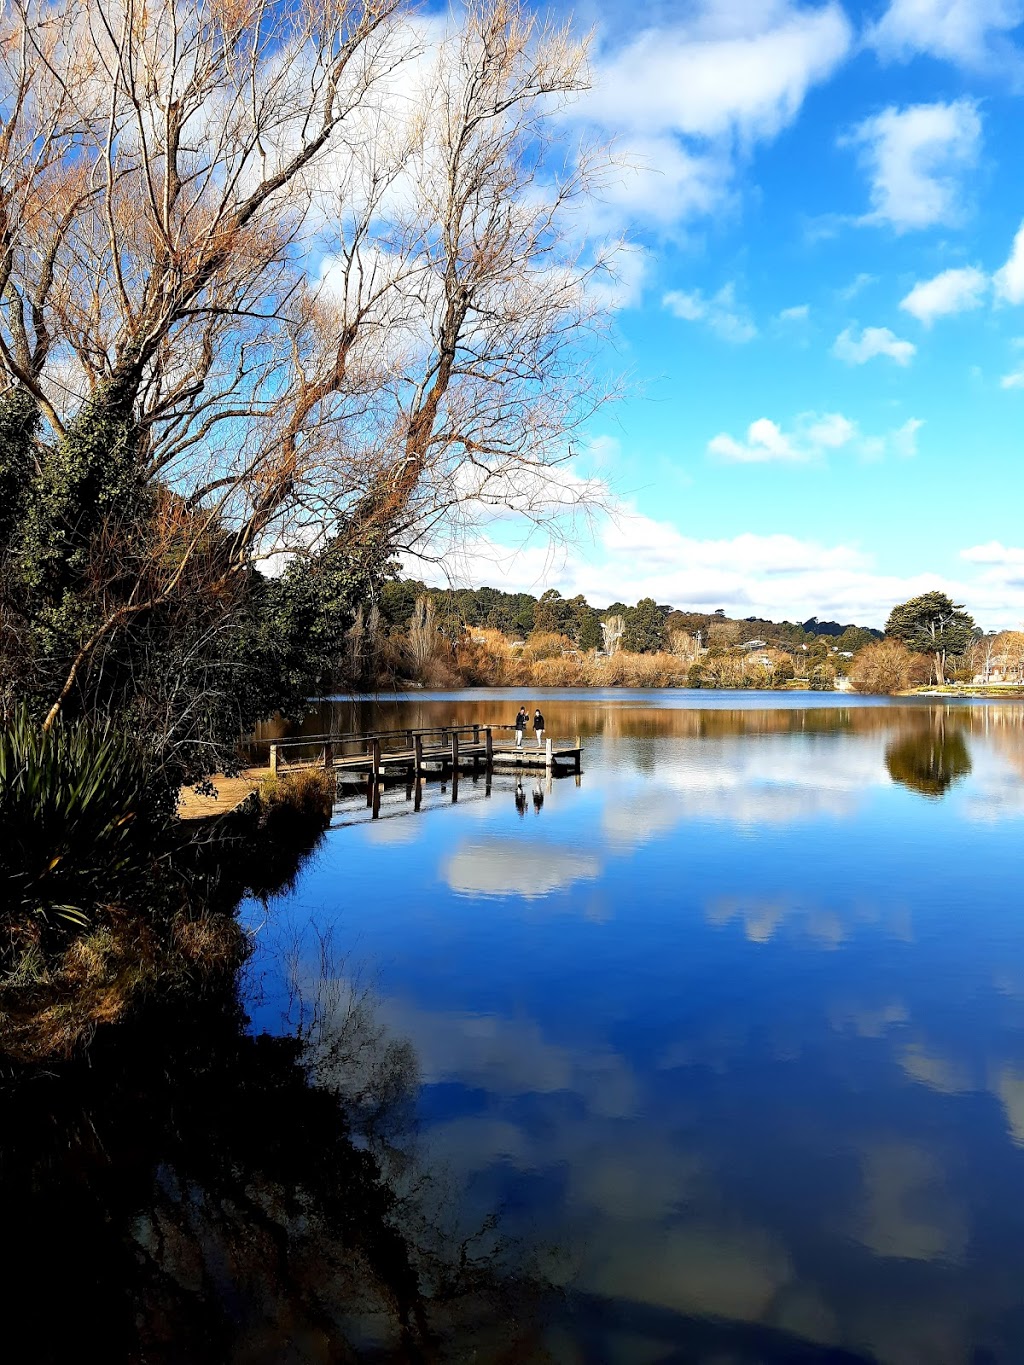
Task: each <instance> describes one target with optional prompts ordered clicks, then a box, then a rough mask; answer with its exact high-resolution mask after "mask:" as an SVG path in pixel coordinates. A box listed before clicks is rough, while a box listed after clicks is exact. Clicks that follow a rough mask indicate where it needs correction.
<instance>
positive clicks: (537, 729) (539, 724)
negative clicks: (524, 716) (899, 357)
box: [533, 711, 544, 749]
mask: <svg viewBox="0 0 1024 1365" xmlns="http://www.w3.org/2000/svg"><path fill="white" fill-rule="evenodd" d="M533 733H534V734H535V735H536V736H537V748H538V749H539V748H540V747H541V745H542V744H543V743H544V717H543V716H542V715H541V713H540V711H534V713H533Z"/></svg>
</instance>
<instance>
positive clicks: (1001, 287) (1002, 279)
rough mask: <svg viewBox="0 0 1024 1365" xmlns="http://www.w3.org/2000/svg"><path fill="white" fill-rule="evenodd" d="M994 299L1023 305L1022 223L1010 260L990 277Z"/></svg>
mask: <svg viewBox="0 0 1024 1365" xmlns="http://www.w3.org/2000/svg"><path fill="white" fill-rule="evenodd" d="M992 283H993V285H994V286H995V291H996V298H998V299H1001V300H1002V301H1003V302H1004V303H1024V223H1021V225H1020V227H1019V228H1018V229H1017V235H1016V236H1015V237H1014V239H1013V247H1012V249H1011V251H1010V259H1009V260H1008V261H1007V262H1006V264H1005V265H1004V266H1003V267H1002V269H1001V270H997V271H996V273H995V274H994V275H993V276H992Z"/></svg>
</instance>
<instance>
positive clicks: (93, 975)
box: [0, 907, 248, 1063]
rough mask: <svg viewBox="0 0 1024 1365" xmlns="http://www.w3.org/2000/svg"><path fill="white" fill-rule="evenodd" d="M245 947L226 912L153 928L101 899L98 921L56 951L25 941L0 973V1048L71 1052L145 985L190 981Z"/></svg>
mask: <svg viewBox="0 0 1024 1365" xmlns="http://www.w3.org/2000/svg"><path fill="white" fill-rule="evenodd" d="M247 952H248V942H247V940H246V937H245V934H244V933H243V931H242V929H241V927H240V926H239V924H238V922H237V921H236V920H235V919H234V917H233V916H231V915H226V914H211V915H207V916H202V917H200V918H198V919H189V918H187V917H186V916H185V915H179V916H177V917H176V918H175V920H174V921H173V923H172V925H171V929H170V933H169V934H168V935H160V934H158V933H157V932H156V931H155V930H154V929H153V928H152V927H151V926H150V925H147V924H146V923H145V922H144V921H142V920H141V919H140V918H139V916H138V915H136V914H127V913H125V912H124V911H122V910H120V909H119V908H118V907H107V908H106V910H105V922H104V923H102V924H98V925H97V926H96V927H95V928H93V929H91V930H90V931H89V932H87V933H83V934H81V935H80V936H79V937H78V938H76V939H74V940H73V941H72V942H71V943H70V944H68V946H67V948H66V949H65V950H64V952H63V953H62V954H61V955H60V956H59V957H57V958H54V957H53V956H52V955H51V956H50V957H49V958H47V957H45V956H44V955H43V954H42V953H41V952H39V951H38V949H37V948H36V946H35V945H32V944H28V945H27V946H26V947H25V949H24V951H23V952H22V954H21V957H20V958H19V960H18V961H17V962H16V963H15V965H14V966H13V968H12V969H11V970H10V971H8V972H7V973H6V975H5V976H4V977H3V978H2V979H0V1035H2V1038H3V1053H4V1055H5V1056H6V1057H7V1058H9V1059H10V1060H11V1061H14V1062H21V1063H32V1062H39V1061H44V1060H48V1059H63V1058H67V1057H70V1056H71V1055H72V1054H73V1053H75V1052H77V1051H79V1050H80V1049H81V1048H82V1047H84V1046H86V1045H87V1044H88V1042H89V1041H90V1039H91V1038H92V1037H93V1035H94V1034H95V1032H96V1030H97V1029H98V1028H100V1027H102V1026H103V1025H105V1024H112V1023H116V1022H117V1021H118V1020H120V1019H123V1018H124V1017H125V1016H126V1015H127V1014H128V1013H129V1012H130V1011H131V1010H133V1009H135V1008H137V1007H138V1005H139V1004H140V1003H141V1001H142V999H143V998H144V997H145V996H146V995H147V994H149V993H150V992H153V991H156V990H158V989H159V990H160V991H161V992H165V993H166V992H168V991H174V990H180V989H183V988H187V989H189V990H194V989H195V987H196V983H197V981H200V982H201V981H202V980H204V979H210V978H213V977H215V976H218V975H219V974H221V973H223V972H231V971H233V970H235V968H237V967H238V966H239V965H240V964H241V962H242V961H244V958H245V955H246V953H247Z"/></svg>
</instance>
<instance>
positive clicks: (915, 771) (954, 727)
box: [885, 710, 971, 798]
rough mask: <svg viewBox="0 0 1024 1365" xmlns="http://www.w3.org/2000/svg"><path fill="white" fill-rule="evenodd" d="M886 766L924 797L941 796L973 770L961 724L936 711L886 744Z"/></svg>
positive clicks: (894, 777)
mask: <svg viewBox="0 0 1024 1365" xmlns="http://www.w3.org/2000/svg"><path fill="white" fill-rule="evenodd" d="M885 766H886V768H887V769H888V770H889V776H890V777H891V778H892V780H893V781H894V782H899V783H900V784H901V785H902V786H904V787H910V788H911V790H912V791H916V792H920V793H921V795H922V796H928V797H934V798H941V797H943V796H945V794H946V792H947V791H949V789H950V787H952V786H953V784H954V783H955V782H959V781H960V779H961V778H963V777H966V776H967V774H968V773H969V772H970V771H971V758H970V754H969V753H968V752H967V745H966V743H965V742H964V736H963V730H962V728H961V726H960V725H959V724H958V723H957V722H956V721H954V720H953V719H952V718H951V717H949V716H947V715H946V714H945V713H944V712H943V711H940V710H935V711H934V712H932V714H931V716H930V718H928V719H927V721H926V723H925V724H923V725H919V726H914V727H912V728H911V729H910V730H909V731H904V732H903V733H902V734H901V735H900V736H899V738H897V739H895V740H893V741H892V742H891V743H890V744H889V745H887V747H886V750H885Z"/></svg>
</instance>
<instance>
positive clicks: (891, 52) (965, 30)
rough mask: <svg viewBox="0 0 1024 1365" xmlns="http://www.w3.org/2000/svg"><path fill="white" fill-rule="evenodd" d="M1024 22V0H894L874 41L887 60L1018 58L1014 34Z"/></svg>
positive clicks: (983, 62)
mask: <svg viewBox="0 0 1024 1365" xmlns="http://www.w3.org/2000/svg"><path fill="white" fill-rule="evenodd" d="M1022 21H1024V0H890V4H889V8H888V9H887V10H886V12H885V14H883V15H882V18H881V19H880V20H879V21H878V23H877V24H875V25H874V27H873V28H872V29H871V31H870V33H869V34H868V41H869V42H870V43H871V44H872V46H873V47H875V48H876V49H877V51H878V53H879V55H880V56H882V57H883V58H885V57H887V58H892V59H896V60H899V61H908V60H909V59H910V58H912V57H914V56H916V55H918V54H919V53H925V54H927V55H928V56H930V57H938V58H940V59H942V60H944V61H950V62H954V63H955V64H956V65H957V66H964V67H968V68H975V69H976V68H979V67H987V66H990V65H992V64H993V63H999V62H1005V61H1006V60H1008V59H1010V60H1012V59H1013V58H1014V57H1015V56H1016V55H1018V54H1017V53H1016V50H1015V49H1014V48H1013V46H1012V44H1011V43H1010V42H1008V35H1009V34H1010V33H1011V32H1012V30H1013V29H1015V28H1017V27H1018V25H1020V23H1021V22H1022Z"/></svg>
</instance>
